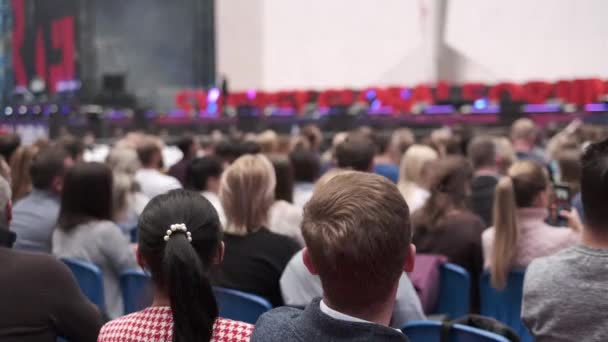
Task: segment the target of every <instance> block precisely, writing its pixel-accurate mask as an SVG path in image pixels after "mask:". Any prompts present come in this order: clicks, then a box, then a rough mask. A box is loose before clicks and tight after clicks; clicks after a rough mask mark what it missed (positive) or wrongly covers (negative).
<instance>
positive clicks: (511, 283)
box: [480, 270, 533, 342]
mask: <svg viewBox="0 0 608 342" xmlns="http://www.w3.org/2000/svg"><path fill="white" fill-rule="evenodd" d="M524 275H525V270H517V271H511V272H510V273H509V278H508V280H507V286H506V287H505V289H503V290H501V291H499V290H496V289H494V288H493V287H492V285H491V283H490V273H489V272H485V273H484V274H483V275H482V277H481V283H480V293H481V314H482V315H484V316H488V317H492V318H495V319H497V320H498V321H500V322H502V323H504V324H506V325H508V326H509V327H511V328H512V329H513V330H515V332H516V333H517V334H518V335H519V336H520V338H521V341H522V342H528V341H533V339H532V337H531V336H530V333H529V332H528V329H527V328H526V327H525V326H524V324H523V322H522V321H521V302H522V294H523V283H524Z"/></svg>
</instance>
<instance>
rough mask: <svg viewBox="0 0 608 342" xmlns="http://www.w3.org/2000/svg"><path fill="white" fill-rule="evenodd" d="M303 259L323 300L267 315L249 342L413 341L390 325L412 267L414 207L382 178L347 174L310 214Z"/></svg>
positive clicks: (329, 186) (318, 196)
mask: <svg viewBox="0 0 608 342" xmlns="http://www.w3.org/2000/svg"><path fill="white" fill-rule="evenodd" d="M302 233H303V235H304V240H305V241H306V248H305V249H304V251H303V259H304V263H305V265H306V267H307V268H308V270H309V271H310V272H311V273H312V274H318V275H319V277H320V278H321V284H322V286H323V292H324V294H323V299H317V300H315V301H313V302H312V303H311V304H310V305H308V306H307V307H306V309H305V310H304V311H300V310H297V309H293V308H278V309H275V310H272V311H270V312H268V313H266V314H265V315H263V316H262V317H261V318H260V319H259V321H258V322H257V324H256V330H255V331H254V333H253V335H252V338H251V341H314V340H318V341H328V340H331V341H371V340H373V341H407V340H408V339H407V337H406V336H405V335H403V334H402V333H401V332H400V331H398V330H395V329H393V328H390V327H389V323H390V320H391V315H392V312H393V307H394V304H395V296H396V292H397V287H398V284H399V279H400V277H401V274H402V273H403V271H408V272H409V271H411V270H412V269H413V266H414V259H415V247H414V246H413V245H412V244H411V236H412V232H411V225H410V217H409V209H408V207H407V204H406V203H405V200H404V199H403V196H401V194H400V193H399V190H397V187H396V186H395V185H394V184H392V183H391V182H390V181H389V180H387V179H386V178H384V177H382V176H378V175H374V174H369V173H362V172H348V173H343V174H338V175H336V176H334V177H333V178H331V179H329V180H328V181H327V182H326V183H325V184H323V185H322V186H320V187H318V188H317V189H316V191H315V193H314V194H313V196H312V199H311V200H310V202H308V204H307V205H306V207H305V208H304V218H303V222H302Z"/></svg>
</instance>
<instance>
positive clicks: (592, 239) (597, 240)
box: [581, 227, 608, 249]
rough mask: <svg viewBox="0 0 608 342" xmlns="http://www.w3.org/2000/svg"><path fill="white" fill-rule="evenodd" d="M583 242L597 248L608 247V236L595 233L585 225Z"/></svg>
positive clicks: (582, 235) (582, 234) (582, 236)
mask: <svg viewBox="0 0 608 342" xmlns="http://www.w3.org/2000/svg"><path fill="white" fill-rule="evenodd" d="M581 242H582V243H583V245H585V246H587V247H591V248H597V249H603V248H606V249H608V236H607V235H606V234H598V233H595V232H594V230H592V229H591V228H589V227H585V228H584V229H583V231H582V233H581Z"/></svg>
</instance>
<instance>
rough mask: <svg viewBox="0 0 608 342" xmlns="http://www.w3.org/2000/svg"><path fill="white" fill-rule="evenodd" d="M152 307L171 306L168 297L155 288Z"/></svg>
mask: <svg viewBox="0 0 608 342" xmlns="http://www.w3.org/2000/svg"><path fill="white" fill-rule="evenodd" d="M152 306H171V301H170V300H169V296H167V294H166V293H164V292H162V291H160V290H159V289H158V288H156V286H155V287H154V299H153V300H152Z"/></svg>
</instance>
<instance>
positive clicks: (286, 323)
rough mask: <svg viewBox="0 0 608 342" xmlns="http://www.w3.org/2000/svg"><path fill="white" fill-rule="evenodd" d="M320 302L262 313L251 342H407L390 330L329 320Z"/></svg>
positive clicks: (367, 324) (370, 325) (376, 326)
mask: <svg viewBox="0 0 608 342" xmlns="http://www.w3.org/2000/svg"><path fill="white" fill-rule="evenodd" d="M319 302H320V299H316V300H314V301H313V302H312V303H311V304H309V305H308V306H307V307H306V309H305V310H304V311H302V310H298V309H294V308H289V307H282V308H277V309H274V310H271V311H269V312H267V313H265V314H264V315H262V316H261V317H260V319H259V320H258V322H257V323H256V325H255V330H254V331H253V334H252V335H251V340H250V341H251V342H275V341H276V342H289V341H315V342H323V341H331V342H341V341H349V342H358V341H361V342H363V341H366V342H367V341H376V342H377V341H387V342H391V341H395V342H407V341H409V340H408V339H407V337H406V336H405V335H404V334H402V333H400V332H398V331H396V330H395V329H392V328H389V327H385V326H381V325H377V324H372V323H355V322H347V321H341V320H337V319H334V318H331V317H329V316H327V315H326V314H324V313H323V312H321V309H320V307H319Z"/></svg>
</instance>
